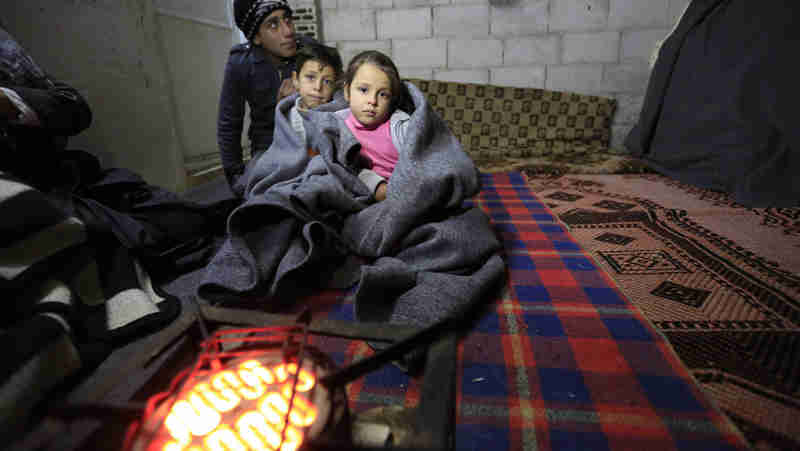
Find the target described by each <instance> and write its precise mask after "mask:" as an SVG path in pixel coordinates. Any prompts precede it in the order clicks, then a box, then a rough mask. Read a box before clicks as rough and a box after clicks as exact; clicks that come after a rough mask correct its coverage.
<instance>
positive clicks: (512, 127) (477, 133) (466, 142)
mask: <svg viewBox="0 0 800 451" xmlns="http://www.w3.org/2000/svg"><path fill="white" fill-rule="evenodd" d="M408 81H410V82H412V83H414V84H415V85H416V86H417V87H419V89H420V90H421V91H422V92H423V93H425V95H426V96H427V98H428V101H429V103H430V104H431V106H432V107H433V108H434V110H435V111H436V112H437V113H439V115H440V116H442V117H443V118H444V120H445V121H446V122H447V123H448V125H449V126H450V129H451V130H452V131H453V133H454V134H455V135H456V136H457V137H458V138H459V140H460V141H461V144H462V146H463V147H464V150H465V151H466V152H467V153H468V154H469V155H470V156H471V157H472V158H473V159H475V160H478V161H499V160H508V159H509V158H529V157H542V156H548V157H554V156H556V155H557V156H558V157H559V158H563V157H568V155H570V154H578V155H585V154H587V153H592V154H593V153H596V152H607V151H608V147H609V140H610V136H611V117H612V115H613V114H614V110H615V108H616V100H614V99H610V98H605V97H599V96H590V95H583V94H575V93H568V92H558V91H549V90H544V89H536V88H511V87H502V86H493V85H480V84H472V83H458V82H449V81H431V80H421V79H414V78H411V79H408Z"/></svg>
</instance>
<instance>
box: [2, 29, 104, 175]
mask: <svg viewBox="0 0 800 451" xmlns="http://www.w3.org/2000/svg"><path fill="white" fill-rule="evenodd" d="M0 87H3V88H9V89H11V90H13V91H14V92H16V93H17V95H19V97H20V98H21V99H22V101H23V102H25V104H26V105H27V106H28V107H30V108H31V109H32V110H33V111H35V112H36V115H37V117H38V118H39V122H40V126H26V125H19V124H14V123H3V122H0V170H1V171H5V172H9V173H11V174H13V175H15V176H16V177H19V178H22V179H23V180H25V181H27V182H29V183H31V184H32V185H34V186H36V187H37V188H40V189H46V188H47V187H48V186H49V185H51V184H52V183H54V182H55V180H54V178H55V177H57V176H58V173H57V163H58V156H57V152H59V151H61V150H63V149H64V147H65V146H66V143H67V139H66V138H67V137H68V136H73V135H77V134H78V133H80V132H82V131H83V130H85V129H87V128H88V127H89V125H90V124H91V122H92V111H91V109H90V108H89V105H88V104H87V103H86V101H85V100H84V99H83V97H82V96H81V95H80V93H78V91H77V90H75V89H74V88H72V87H71V86H68V85H66V84H64V83H61V82H59V81H57V80H54V79H52V78H51V77H49V76H47V75H46V74H45V72H44V71H43V70H42V69H41V68H40V67H39V66H38V65H37V64H36V63H35V62H34V61H33V59H32V58H31V57H30V56H29V55H28V53H27V52H26V51H25V50H24V49H23V48H22V47H21V46H20V45H19V44H18V43H17V41H16V40H15V39H14V38H13V37H11V35H9V34H8V33H7V32H6V31H5V30H3V29H1V28H0Z"/></svg>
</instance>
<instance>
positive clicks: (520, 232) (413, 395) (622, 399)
mask: <svg viewBox="0 0 800 451" xmlns="http://www.w3.org/2000/svg"><path fill="white" fill-rule="evenodd" d="M483 184H484V185H483V186H484V187H483V190H482V191H481V192H480V193H479V195H478V196H476V197H475V198H474V199H473V200H471V201H469V202H468V203H469V204H471V205H478V206H479V207H480V208H482V209H483V210H484V211H485V212H486V213H487V214H488V215H489V216H490V217H491V218H492V221H493V223H494V226H495V229H496V231H497V233H498V235H499V236H500V237H501V238H502V240H503V243H504V245H505V254H506V261H507V263H508V271H509V276H510V277H509V278H508V281H507V284H506V287H505V289H504V290H503V292H502V293H501V294H500V295H499V297H498V298H497V299H494V300H492V302H493V308H492V309H491V310H492V311H491V313H488V314H487V315H486V316H485V317H484V318H483V319H482V321H480V323H479V324H478V325H477V326H476V328H475V329H474V330H473V331H472V332H471V333H470V334H469V335H468V336H467V337H466V338H465V339H464V341H463V342H462V343H461V344H460V346H459V351H458V368H457V380H456V382H455V383H456V384H457V385H456V391H457V395H456V396H457V406H456V411H457V412H456V434H457V435H456V442H455V445H456V448H457V449H465V450H466V449H491V450H501V449H527V450H564V449H581V450H589V449H591V450H623V449H625V450H648V451H653V450H674V449H680V450H709V449H714V450H733V449H746V446H745V444H744V441H743V440H742V438H741V435H740V434H739V433H738V431H737V430H736V429H735V428H734V427H733V426H732V425H731V423H730V422H729V421H728V420H727V419H726V418H725V417H724V416H722V414H720V412H719V410H718V409H717V408H716V407H715V406H713V405H711V404H710V403H709V402H708V401H707V399H706V397H705V396H704V395H703V393H702V392H701V391H700V390H699V388H698V385H697V384H696V383H695V382H694V381H693V379H692V378H691V376H690V375H689V373H688V372H687V370H686V369H685V368H684V366H683V365H682V364H681V362H680V361H679V360H678V359H677V358H676V356H675V354H674V352H673V351H672V350H671V348H670V347H669V345H668V344H667V342H666V341H665V340H664V339H663V337H662V336H661V335H659V334H658V333H657V332H656V331H655V329H654V328H653V327H652V326H651V325H650V323H648V322H647V321H646V320H645V319H644V317H643V316H642V315H641V313H640V312H639V311H638V310H637V309H635V308H634V307H633V306H632V305H631V304H630V302H629V301H628V300H627V299H626V298H625V297H624V296H623V295H622V294H621V293H620V291H618V289H617V287H616V286H615V284H614V282H613V281H612V280H611V279H610V278H609V277H608V276H607V274H606V273H605V272H603V271H602V270H601V269H600V268H599V267H598V266H597V265H596V264H595V262H594V261H593V260H592V258H591V257H590V255H589V254H588V253H586V252H585V251H584V250H583V249H582V248H581V247H580V246H579V245H578V244H577V243H576V242H575V240H573V239H572V237H571V236H570V234H569V232H568V231H567V230H566V229H565V227H564V226H563V225H562V224H561V223H559V222H558V221H557V219H556V218H555V216H553V215H552V214H551V212H550V210H549V209H548V207H547V206H546V205H545V204H543V203H542V202H541V201H540V200H539V199H538V198H537V197H536V196H535V195H534V194H533V193H532V192H531V191H529V189H528V187H527V185H526V184H525V181H524V179H523V177H522V175H521V174H519V173H503V174H484V175H483ZM346 294H347V293H342V292H335V291H327V292H325V293H322V294H320V295H318V296H316V297H315V299H313V300H312V305H315V306H316V309H318V310H319V311H320V312H318V313H317V314H318V315H319V314H322V313H323V312H324V314H326V315H328V317H329V318H335V319H347V320H353V319H354V315H353V308H352V304H350V303H349V302H348V301H347V296H346ZM315 344H316V345H317V346H319V347H320V348H321V349H323V350H324V351H326V352H328V353H329V354H330V355H331V356H332V357H333V358H334V360H335V361H336V362H337V364H339V365H346V364H348V363H350V362H352V361H354V360H357V359H360V358H362V357H364V356H366V355H369V354H371V350H370V349H369V347H368V346H367V345H366V344H365V343H363V342H359V341H349V340H344V339H337V338H315ZM420 382H421V381H419V380H416V379H411V378H409V377H408V376H406V375H405V374H404V373H403V372H402V371H400V370H399V369H398V368H397V367H395V366H393V365H386V366H384V367H383V368H381V369H379V370H377V371H374V372H372V373H369V374H368V375H367V376H365V377H363V378H361V379H358V380H356V381H355V382H353V383H351V384H350V385H349V387H348V397H349V399H350V403H351V407H352V409H353V410H354V411H363V410H366V409H369V408H372V407H376V406H382V405H392V404H393V405H401V404H402V405H407V406H413V405H416V404H417V402H418V401H419V390H420Z"/></svg>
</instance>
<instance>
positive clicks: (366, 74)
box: [341, 50, 410, 201]
mask: <svg viewBox="0 0 800 451" xmlns="http://www.w3.org/2000/svg"><path fill="white" fill-rule="evenodd" d="M344 97H345V99H346V100H347V101H348V103H349V104H350V108H349V109H347V110H344V111H343V112H342V113H341V114H342V116H344V121H345V124H347V128H349V129H350V131H351V132H352V133H353V135H354V136H355V138H356V139H357V140H358V142H359V143H361V156H362V157H363V160H364V161H365V162H366V166H367V168H366V169H364V170H362V171H361V172H360V173H359V178H360V179H361V180H362V181H363V182H364V183H366V184H367V186H368V187H370V189H371V190H372V192H373V193H374V195H375V199H376V200H378V201H381V200H384V199H386V189H387V186H388V180H389V178H390V177H391V176H392V171H393V170H394V167H395V165H396V164H397V159H398V151H397V149H398V148H402V147H403V145H404V143H405V133H406V129H407V126H408V122H409V119H410V116H409V115H408V113H407V112H405V111H403V110H402V109H401V108H405V109H408V108H407V107H406V105H407V104H408V102H409V101H408V94H407V92H406V87H405V85H404V84H403V82H402V80H401V79H400V74H399V73H398V71H397V67H396V66H395V65H394V63H393V62H392V60H391V59H390V58H389V57H388V56H386V55H384V54H383V53H381V52H378V51H376V50H367V51H364V52H361V53H359V54H358V55H356V56H355V57H353V59H352V60H351V61H350V64H349V65H348V66H347V71H346V72H345V74H344Z"/></svg>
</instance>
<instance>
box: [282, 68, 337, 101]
mask: <svg viewBox="0 0 800 451" xmlns="http://www.w3.org/2000/svg"><path fill="white" fill-rule="evenodd" d="M292 83H293V84H294V89H296V90H297V92H299V93H300V97H301V98H302V102H303V106H305V107H306V108H316V107H318V106H320V105H322V104H323V103H328V102H330V101H331V98H333V89H334V87H335V85H336V72H335V71H334V70H333V67H331V66H325V65H323V64H322V63H320V62H319V61H315V60H309V61H306V62H305V64H303V67H301V68H300V73H299V74H298V73H297V72H296V71H295V72H292Z"/></svg>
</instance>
